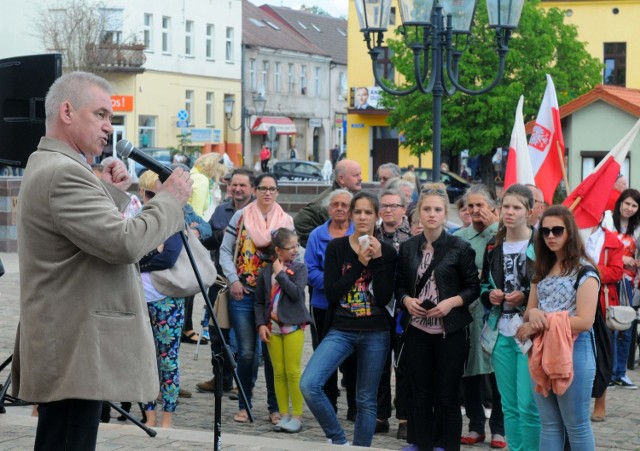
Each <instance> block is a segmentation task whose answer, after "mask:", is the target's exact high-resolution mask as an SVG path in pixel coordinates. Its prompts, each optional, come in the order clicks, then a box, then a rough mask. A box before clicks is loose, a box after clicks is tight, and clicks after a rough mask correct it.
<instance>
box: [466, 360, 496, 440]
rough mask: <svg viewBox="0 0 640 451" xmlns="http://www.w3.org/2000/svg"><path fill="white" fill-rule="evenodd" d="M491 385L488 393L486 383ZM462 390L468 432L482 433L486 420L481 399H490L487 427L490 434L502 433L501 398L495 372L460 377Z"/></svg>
mask: <svg viewBox="0 0 640 451" xmlns="http://www.w3.org/2000/svg"><path fill="white" fill-rule="evenodd" d="M487 384H489V385H490V387H491V390H490V393H489V390H488V387H487V388H485V387H486V385H487ZM462 388H463V392H464V409H465V411H466V413H467V418H469V432H471V431H473V432H477V433H478V434H480V435H484V432H485V431H484V425H485V423H486V421H487V419H486V417H485V414H484V407H483V400H485V399H491V400H492V402H491V418H489V429H490V430H491V433H492V434H500V435H504V415H503V414H502V400H501V398H500V392H499V391H498V386H497V384H496V376H495V374H493V373H491V374H479V375H477V376H467V377H463V378H462Z"/></svg>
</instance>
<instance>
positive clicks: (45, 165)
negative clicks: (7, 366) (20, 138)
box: [12, 72, 192, 450]
mask: <svg viewBox="0 0 640 451" xmlns="http://www.w3.org/2000/svg"><path fill="white" fill-rule="evenodd" d="M110 94H111V87H110V85H109V83H108V82H107V81H106V80H104V79H103V78H101V77H98V76H95V75H93V74H89V73H84V72H73V73H69V74H66V75H64V76H63V77H61V78H59V79H58V80H56V81H55V82H54V84H53V85H52V86H51V88H50V90H49V93H48V94H47V97H46V100H45V114H46V136H45V137H43V138H42V140H41V141H40V144H39V145H38V149H37V151H36V152H34V153H33V154H32V155H31V157H30V158H29V161H28V163H27V169H26V171H25V175H24V178H23V180H22V185H21V188H20V194H19V197H18V254H19V258H20V324H19V326H18V332H17V336H16V344H15V353H14V358H13V367H12V373H13V387H12V388H13V394H14V395H15V396H18V397H19V398H21V399H23V400H26V401H32V402H36V403H38V404H39V408H38V413H39V418H38V428H37V432H36V441H35V449H37V450H53V449H83V450H84V449H87V450H90V449H95V446H96V437H97V431H98V421H99V417H100V411H101V406H102V401H101V400H103V399H109V400H114V401H141V402H144V401H149V400H151V399H154V398H155V397H156V396H157V394H158V389H159V385H158V373H157V366H156V357H155V350H154V343H153V337H152V334H151V327H150V324H149V315H148V311H147V306H146V303H145V298H144V294H143V291H142V284H141V281H140V274H139V271H138V268H137V265H136V263H137V262H138V260H140V258H141V257H142V256H143V255H145V254H146V253H148V252H150V251H151V250H152V249H154V248H156V247H157V246H158V245H160V244H161V243H162V242H164V240H165V239H166V238H167V237H169V236H170V235H172V234H174V233H175V232H177V231H179V230H180V229H182V228H184V217H183V213H182V206H183V205H184V204H185V203H186V201H187V199H188V198H189V196H190V194H191V184H192V182H191V180H190V178H189V174H188V173H186V172H184V171H182V170H180V169H177V170H175V171H174V172H173V174H172V175H171V177H169V178H168V179H167V181H166V182H165V183H164V184H163V185H162V186H161V187H160V188H159V190H158V193H157V195H156V196H155V198H154V199H153V200H152V201H150V202H149V203H148V204H146V205H145V207H144V210H143V211H142V213H141V214H140V215H139V216H137V217H135V218H133V219H124V218H123V215H122V213H121V211H123V209H124V208H125V207H126V204H127V203H128V197H127V196H126V194H125V193H124V192H123V191H122V190H121V189H123V188H126V187H128V185H129V183H130V181H129V177H128V174H127V172H126V170H125V169H124V167H123V166H121V165H117V164H111V165H108V166H107V167H105V173H104V175H103V180H105V182H110V183H104V182H102V181H100V180H99V179H98V178H97V177H96V176H95V175H94V174H93V172H92V171H91V168H90V166H89V165H88V164H87V162H86V160H87V158H89V157H91V156H99V155H101V153H102V150H103V148H104V146H105V145H106V144H107V138H108V136H109V135H110V134H111V133H112V132H113V127H112V126H111V118H112V116H113V110H112V108H111V98H110ZM118 188H120V189H118Z"/></svg>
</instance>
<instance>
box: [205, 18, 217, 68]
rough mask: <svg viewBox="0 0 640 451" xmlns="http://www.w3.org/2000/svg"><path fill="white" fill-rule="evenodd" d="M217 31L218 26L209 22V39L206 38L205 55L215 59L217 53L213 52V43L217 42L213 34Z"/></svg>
mask: <svg viewBox="0 0 640 451" xmlns="http://www.w3.org/2000/svg"><path fill="white" fill-rule="evenodd" d="M215 31H216V28H215V26H214V25H212V24H210V23H208V24H207V38H206V39H207V40H206V45H205V47H206V50H205V56H206V58H207V59H211V60H212V59H213V58H214V57H215V54H214V52H213V43H214V42H215V41H214V40H213V34H214V32H215Z"/></svg>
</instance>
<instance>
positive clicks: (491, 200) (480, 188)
mask: <svg viewBox="0 0 640 451" xmlns="http://www.w3.org/2000/svg"><path fill="white" fill-rule="evenodd" d="M470 194H480V195H482V196H483V197H484V199H485V200H486V201H487V205H488V206H489V208H491V209H492V210H493V209H494V208H498V199H497V198H496V196H495V195H494V194H493V192H492V191H491V190H490V189H489V188H488V187H487V185H483V184H482V183H478V184H474V185H471V186H470V187H469V188H467V191H466V192H465V193H464V204H465V205H467V204H468V203H469V202H468V199H469V195H470Z"/></svg>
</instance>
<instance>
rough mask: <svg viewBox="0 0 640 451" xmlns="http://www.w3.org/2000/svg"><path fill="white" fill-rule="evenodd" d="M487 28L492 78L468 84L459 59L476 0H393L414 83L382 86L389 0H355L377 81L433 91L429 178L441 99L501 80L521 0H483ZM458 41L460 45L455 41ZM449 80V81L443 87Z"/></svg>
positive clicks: (436, 155) (436, 171) (436, 164)
mask: <svg viewBox="0 0 640 451" xmlns="http://www.w3.org/2000/svg"><path fill="white" fill-rule="evenodd" d="M486 1H487V10H488V13H489V27H490V28H493V29H494V30H495V40H496V52H497V54H498V57H499V63H498V70H497V74H496V77H495V79H494V80H493V81H492V82H491V83H490V84H489V85H488V86H486V87H481V88H478V89H469V88H465V87H464V86H462V85H461V84H460V83H459V81H458V63H459V61H460V57H461V56H462V54H463V53H464V50H465V48H466V47H467V45H468V44H469V40H470V39H471V25H472V22H473V16H474V14H475V9H476V3H477V0H435V1H434V0H398V6H399V9H400V16H401V18H402V25H400V26H399V27H398V30H399V31H400V33H401V34H402V36H403V38H404V41H405V43H406V45H407V47H408V48H410V49H411V50H412V51H413V60H414V75H415V79H416V83H415V85H413V86H412V87H410V88H408V89H404V90H397V89H392V88H389V87H388V86H386V85H385V83H384V82H383V80H382V77H381V76H380V75H379V73H378V70H377V61H378V59H379V57H380V55H381V54H382V52H383V50H384V49H383V47H382V44H383V43H384V33H385V32H386V31H387V28H388V26H389V15H390V11H391V0H356V12H357V15H358V21H359V23H360V31H361V32H362V34H363V35H364V40H365V42H366V43H367V48H368V49H369V55H370V56H371V62H372V65H373V76H374V78H375V81H376V84H377V85H378V86H379V87H380V88H381V89H382V90H384V91H385V92H387V93H389V94H391V95H395V96H405V95H408V94H411V93H413V92H416V91H420V92H422V93H423V94H431V95H432V96H433V124H432V128H433V138H432V147H433V148H432V151H433V180H434V181H440V154H441V139H442V98H443V96H444V95H453V94H454V93H455V92H456V91H462V92H463V93H465V94H469V95H480V94H484V93H486V92H489V91H491V90H492V89H493V88H494V87H495V86H496V85H497V84H498V83H499V82H500V80H501V79H502V75H503V74H504V64H505V58H506V56H507V52H508V51H509V47H508V43H509V39H510V38H511V32H512V31H513V30H514V29H515V28H517V26H518V22H519V21H520V14H521V12H522V6H523V4H524V0H486ZM459 42H463V45H462V49H460V48H459V47H458V43H459ZM447 85H450V86H447Z"/></svg>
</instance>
